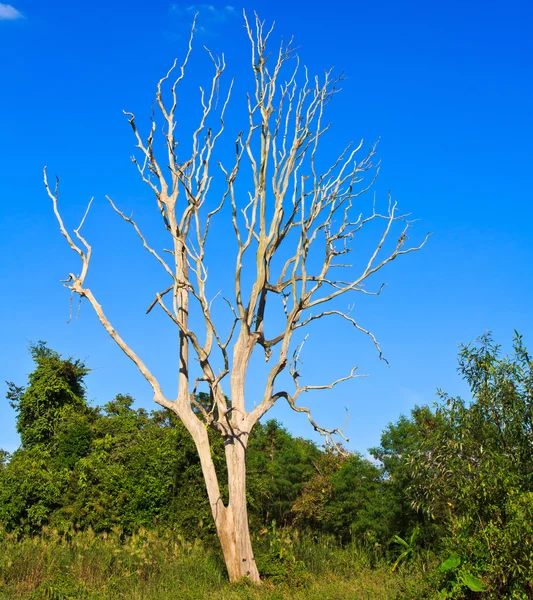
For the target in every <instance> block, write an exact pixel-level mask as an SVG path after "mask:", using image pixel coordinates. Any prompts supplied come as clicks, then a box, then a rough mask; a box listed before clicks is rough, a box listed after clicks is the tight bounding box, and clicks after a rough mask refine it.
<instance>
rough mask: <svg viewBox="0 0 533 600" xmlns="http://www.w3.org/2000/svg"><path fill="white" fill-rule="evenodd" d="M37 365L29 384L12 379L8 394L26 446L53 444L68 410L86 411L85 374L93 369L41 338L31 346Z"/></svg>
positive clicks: (18, 428)
mask: <svg viewBox="0 0 533 600" xmlns="http://www.w3.org/2000/svg"><path fill="white" fill-rule="evenodd" d="M30 353H31V356H32V358H33V361H34V362H35V365H36V368H35V370H34V371H33V373H31V374H30V376H29V386H28V387H27V388H24V387H19V386H16V385H15V384H14V383H13V382H8V384H7V385H8V393H7V398H8V400H9V402H10V404H11V406H12V407H13V408H14V409H15V410H16V411H17V431H18V432H19V434H20V437H21V440H22V445H23V446H24V448H27V449H30V448H32V447H34V446H36V445H38V444H45V445H46V444H50V443H51V442H52V440H53V439H54V435H55V433H56V430H57V427H58V426H59V424H60V423H61V421H62V418H63V416H64V414H65V411H68V410H69V409H75V410H78V411H84V410H85V408H86V403H85V389H84V386H83V378H84V377H85V375H87V373H88V372H89V370H88V369H87V368H86V367H85V365H84V364H83V363H82V362H81V361H79V360H73V359H72V358H69V359H66V360H63V359H62V358H61V355H60V354H58V353H57V352H54V351H53V350H51V349H50V348H48V347H47V346H46V344H45V343H44V342H38V343H37V344H32V345H31V346H30Z"/></svg>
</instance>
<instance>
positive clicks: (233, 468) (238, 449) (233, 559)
mask: <svg viewBox="0 0 533 600" xmlns="http://www.w3.org/2000/svg"><path fill="white" fill-rule="evenodd" d="M246 441H247V440H246ZM246 441H244V442H243V441H241V439H239V438H233V439H231V440H228V441H227V443H226V463H227V466H228V488H229V503H228V506H227V507H226V510H225V511H224V512H223V514H222V515H221V518H220V517H219V519H218V521H219V522H216V521H217V520H215V522H216V526H217V532H218V537H219V538H220V543H221V545H222V552H223V553H224V560H225V562H226V567H227V569H228V575H229V578H230V581H239V580H240V579H243V578H246V579H249V580H250V581H253V582H254V583H260V582H261V580H260V578H259V571H258V570H257V565H256V563H255V558H254V553H253V549H252V540H251V538H250V528H249V526H248V508H247V505H246Z"/></svg>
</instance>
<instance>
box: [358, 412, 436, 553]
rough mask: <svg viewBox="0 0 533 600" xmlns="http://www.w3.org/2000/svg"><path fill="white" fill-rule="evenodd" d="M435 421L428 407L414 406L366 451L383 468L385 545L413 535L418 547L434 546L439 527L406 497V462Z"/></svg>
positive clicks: (408, 482)
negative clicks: (375, 445)
mask: <svg viewBox="0 0 533 600" xmlns="http://www.w3.org/2000/svg"><path fill="white" fill-rule="evenodd" d="M435 419H436V417H435V415H434V414H433V413H432V411H431V409H430V408H429V407H428V406H415V408H414V409H413V410H412V411H411V414H410V416H409V417H406V416H404V415H402V416H400V418H399V419H398V421H397V422H396V423H389V425H388V426H387V427H386V428H385V429H384V431H383V433H382V435H381V440H380V442H381V443H380V445H379V446H377V447H375V448H370V450H369V452H370V454H371V455H372V456H373V457H374V458H375V459H376V460H378V461H379V462H380V463H381V464H382V465H383V483H382V486H381V493H380V500H381V503H382V504H383V505H385V506H386V507H387V508H386V509H385V508H383V510H382V512H381V517H382V519H383V521H382V522H381V523H380V525H381V528H382V531H383V532H385V531H386V532H387V533H386V534H385V535H384V541H391V540H392V541H394V540H395V539H396V538H395V537H394V536H399V537H401V538H402V539H410V537H411V535H412V534H413V532H415V531H416V535H415V538H413V539H414V540H416V543H417V544H420V545H426V546H427V545H433V544H435V543H436V542H437V540H438V537H439V530H438V525H436V524H435V522H434V521H433V520H431V519H428V518H427V516H426V515H425V514H424V513H423V512H418V511H416V510H415V509H414V508H413V506H412V503H411V498H410V496H409V494H408V490H409V486H410V485H411V483H412V474H411V466H410V462H409V458H410V457H411V456H412V455H413V454H414V453H415V452H417V451H418V449H419V447H420V443H421V439H420V434H421V431H423V430H424V429H425V428H427V427H432V426H435ZM385 538H387V539H385Z"/></svg>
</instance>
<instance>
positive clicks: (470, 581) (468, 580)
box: [463, 573, 487, 592]
mask: <svg viewBox="0 0 533 600" xmlns="http://www.w3.org/2000/svg"><path fill="white" fill-rule="evenodd" d="M463 581H464V582H465V585H466V586H467V587H468V588H469V589H471V590H472V591H473V592H484V591H485V590H486V589H487V586H486V585H485V584H484V583H483V582H482V581H481V579H478V578H477V577H474V576H473V575H470V573H465V574H464V576H463Z"/></svg>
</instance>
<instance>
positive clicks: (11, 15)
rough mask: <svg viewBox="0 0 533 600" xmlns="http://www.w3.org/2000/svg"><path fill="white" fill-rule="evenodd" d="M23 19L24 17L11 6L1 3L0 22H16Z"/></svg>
mask: <svg viewBox="0 0 533 600" xmlns="http://www.w3.org/2000/svg"><path fill="white" fill-rule="evenodd" d="M23 18H24V15H23V14H22V13H21V12H20V11H18V10H17V9H16V8H15V7H14V6H11V4H1V3H0V21H15V20H16V19H23Z"/></svg>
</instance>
